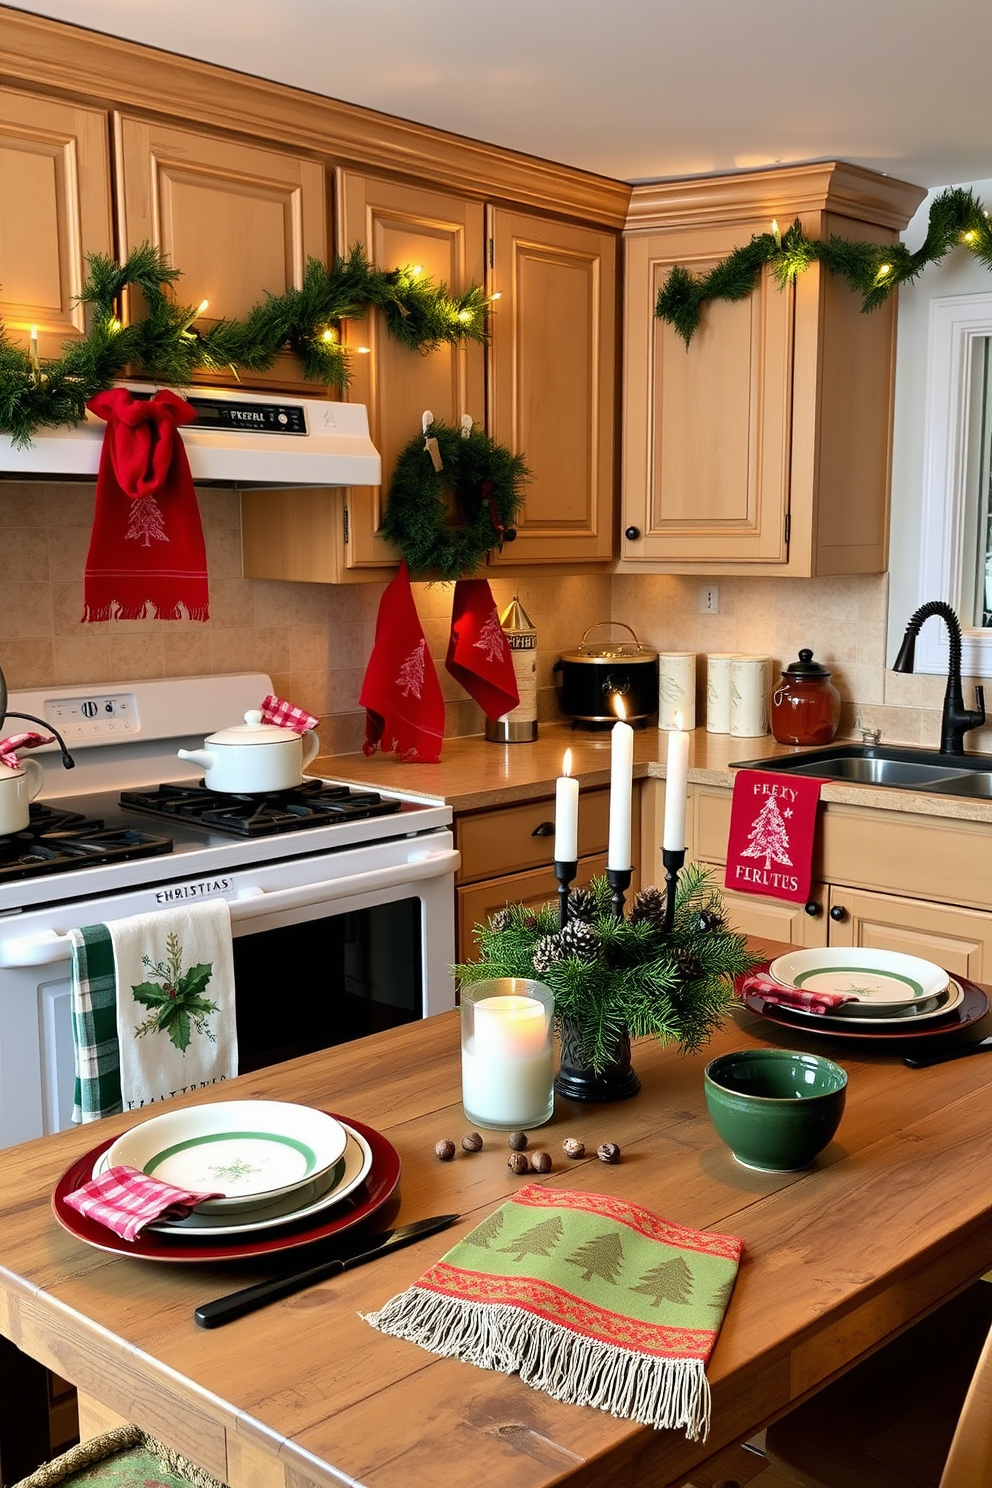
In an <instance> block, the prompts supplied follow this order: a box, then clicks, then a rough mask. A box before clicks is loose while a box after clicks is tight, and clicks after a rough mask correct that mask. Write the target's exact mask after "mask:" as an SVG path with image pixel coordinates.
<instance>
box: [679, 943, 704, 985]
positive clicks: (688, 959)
mask: <svg viewBox="0 0 992 1488" xmlns="http://www.w3.org/2000/svg"><path fill="white" fill-rule="evenodd" d="M671 955H672V960H673V961H674V963H675V965H676V967H677V968H678V973H679V982H680V984H681V985H682V986H683V987H686V986H688V985H689V983H690V982H698V981H699V980H700V978H702V977H704V976H705V974H706V973H705V971H704V970H703V964H702V962H701V961H700V959H699V957H698V956H696V955H694V954H693V953H692V951H687V950H684V949H683V948H682V946H673V947H672V952H671Z"/></svg>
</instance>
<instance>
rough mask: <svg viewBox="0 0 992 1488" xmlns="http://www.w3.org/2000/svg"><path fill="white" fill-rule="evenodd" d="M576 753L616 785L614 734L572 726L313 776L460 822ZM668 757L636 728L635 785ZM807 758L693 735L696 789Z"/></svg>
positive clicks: (333, 758) (875, 794)
mask: <svg viewBox="0 0 992 1488" xmlns="http://www.w3.org/2000/svg"><path fill="white" fill-rule="evenodd" d="M838 742H841V741H838ZM566 749H570V750H571V751H572V773H573V774H574V775H577V776H578V777H579V780H580V781H581V783H582V786H583V787H584V788H585V789H589V788H590V787H593V786H598V785H609V783H610V733H609V730H608V729H607V730H603V731H598V730H596V731H593V730H587V729H573V728H572V727H571V725H570V724H567V723H542V724H541V725H540V731H539V734H538V738H537V739H536V740H535V741H534V742H533V743H531V744H491V743H489V741H488V740H487V739H485V738H484V737H483V736H482V735H481V734H473V735H471V736H469V737H468V738H459V739H445V741H444V751H443V754H442V757H441V759H440V760H439V761H438V763H437V764H435V765H424V764H417V763H416V762H413V763H410V764H403V763H402V762H401V761H399V760H397V759H396V757H395V755H392V754H385V755H384V754H376V755H373V756H372V757H371V758H369V759H366V757H365V755H363V754H335V755H321V756H319V757H318V758H317V759H316V760H315V761H314V762H313V764H312V765H311V766H310V773H311V774H314V775H324V776H327V777H328V778H330V779H334V780H341V781H346V782H348V783H349V784H353V785H365V786H372V787H374V788H376V789H379V790H391V791H403V792H404V793H405V794H408V795H414V796H423V797H426V798H427V799H430V800H441V801H446V802H447V803H448V805H450V806H451V808H452V810H453V811H454V812H455V813H456V814H457V813H462V812H466V811H480V810H483V809H485V808H487V807H493V806H506V805H511V804H513V803H515V802H519V801H532V800H538V799H540V798H543V797H548V796H553V795H554V790H555V780H556V778H557V776H558V775H560V773H561V761H562V756H563V754H564V753H565V750H566ZM667 750H668V734H667V732H666V731H665V730H664V729H658V728H656V727H654V726H649V727H647V728H643V729H636V730H635V733H634V778H635V779H642V780H643V779H644V778H646V777H655V778H658V779H664V777H665V757H666V753H667ZM800 753H803V750H802V749H800V748H797V747H796V746H794V745H791V744H779V743H777V742H776V740H775V739H773V738H772V736H771V734H765V735H763V736H762V737H761V738H757V739H738V738H731V737H730V735H728V734H710V733H707V731H706V730H705V729H701V728H700V729H696V730H695V731H694V732H693V733H692V735H691V736H690V744H689V781H690V783H692V784H697V785H722V786H730V785H732V784H733V779H734V770H733V768H732V766H733V765H736V764H740V763H741V762H742V761H749V760H759V759H760V760H764V759H776V758H782V757H787V756H791V755H795V754H800ZM990 764H992V760H990ZM821 800H822V801H824V802H825V803H826V804H828V805H834V804H835V805H846V806H870V807H872V808H873V809H876V810H882V811H902V812H911V813H913V814H914V815H920V816H938V817H949V818H953V819H955V820H958V821H980V822H989V823H990V824H992V800H989V801H982V800H970V799H967V798H961V797H953V796H940V795H931V794H929V793H923V792H915V791H911V790H896V789H893V787H891V786H873V785H853V784H849V783H846V782H845V783H839V782H836V781H831V782H826V783H824V785H823V788H822V791H821Z"/></svg>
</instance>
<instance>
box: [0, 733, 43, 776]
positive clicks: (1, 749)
mask: <svg viewBox="0 0 992 1488" xmlns="http://www.w3.org/2000/svg"><path fill="white" fill-rule="evenodd" d="M54 737H55V736H54V735H53V734H11V735H10V737H9V738H8V739H0V764H4V765H9V766H10V768H11V769H12V770H16V769H17V755H16V754H15V753H14V750H15V749H37V748H38V745H39V744H51V743H52V740H53V739H54Z"/></svg>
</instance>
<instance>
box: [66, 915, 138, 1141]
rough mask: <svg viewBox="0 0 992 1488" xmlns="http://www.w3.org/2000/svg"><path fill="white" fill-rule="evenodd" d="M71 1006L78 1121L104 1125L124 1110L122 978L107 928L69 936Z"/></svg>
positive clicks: (90, 927)
mask: <svg viewBox="0 0 992 1488" xmlns="http://www.w3.org/2000/svg"><path fill="white" fill-rule="evenodd" d="M69 943H70V954H71V967H72V973H71V983H70V998H69V1000H70V1004H71V1007H72V1039H73V1045H74V1048H75V1064H76V1085H75V1093H74V1100H73V1110H72V1119H73V1121H74V1122H75V1123H76V1124H77V1125H78V1124H79V1123H80V1122H82V1121H99V1119H100V1118H101V1116H113V1115H115V1114H116V1112H118V1111H121V1110H123V1109H124V1108H123V1106H122V1104H121V1069H120V1044H119V1042H118V1038H117V974H116V971H115V969H114V946H113V942H112V941H111V938H110V931H109V930H108V929H107V927H106V925H84V926H83V927H82V929H78V930H70V931H69Z"/></svg>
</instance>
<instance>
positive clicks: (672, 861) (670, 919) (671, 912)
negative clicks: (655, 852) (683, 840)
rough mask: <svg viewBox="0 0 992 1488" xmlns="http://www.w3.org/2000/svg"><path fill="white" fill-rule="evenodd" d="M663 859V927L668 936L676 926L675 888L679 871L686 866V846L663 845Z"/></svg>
mask: <svg viewBox="0 0 992 1488" xmlns="http://www.w3.org/2000/svg"><path fill="white" fill-rule="evenodd" d="M661 861H662V863H663V864H664V865H665V923H664V925H663V927H662V929H663V932H664V934H665V936H666V938H668V937H670V936H671V933H672V931H673V930H674V928H675V889H676V885H677V884H678V879H679V873H680V872H681V870H682V868H683V867H684V866H685V848H684V847H663V848H662V850H661Z"/></svg>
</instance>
